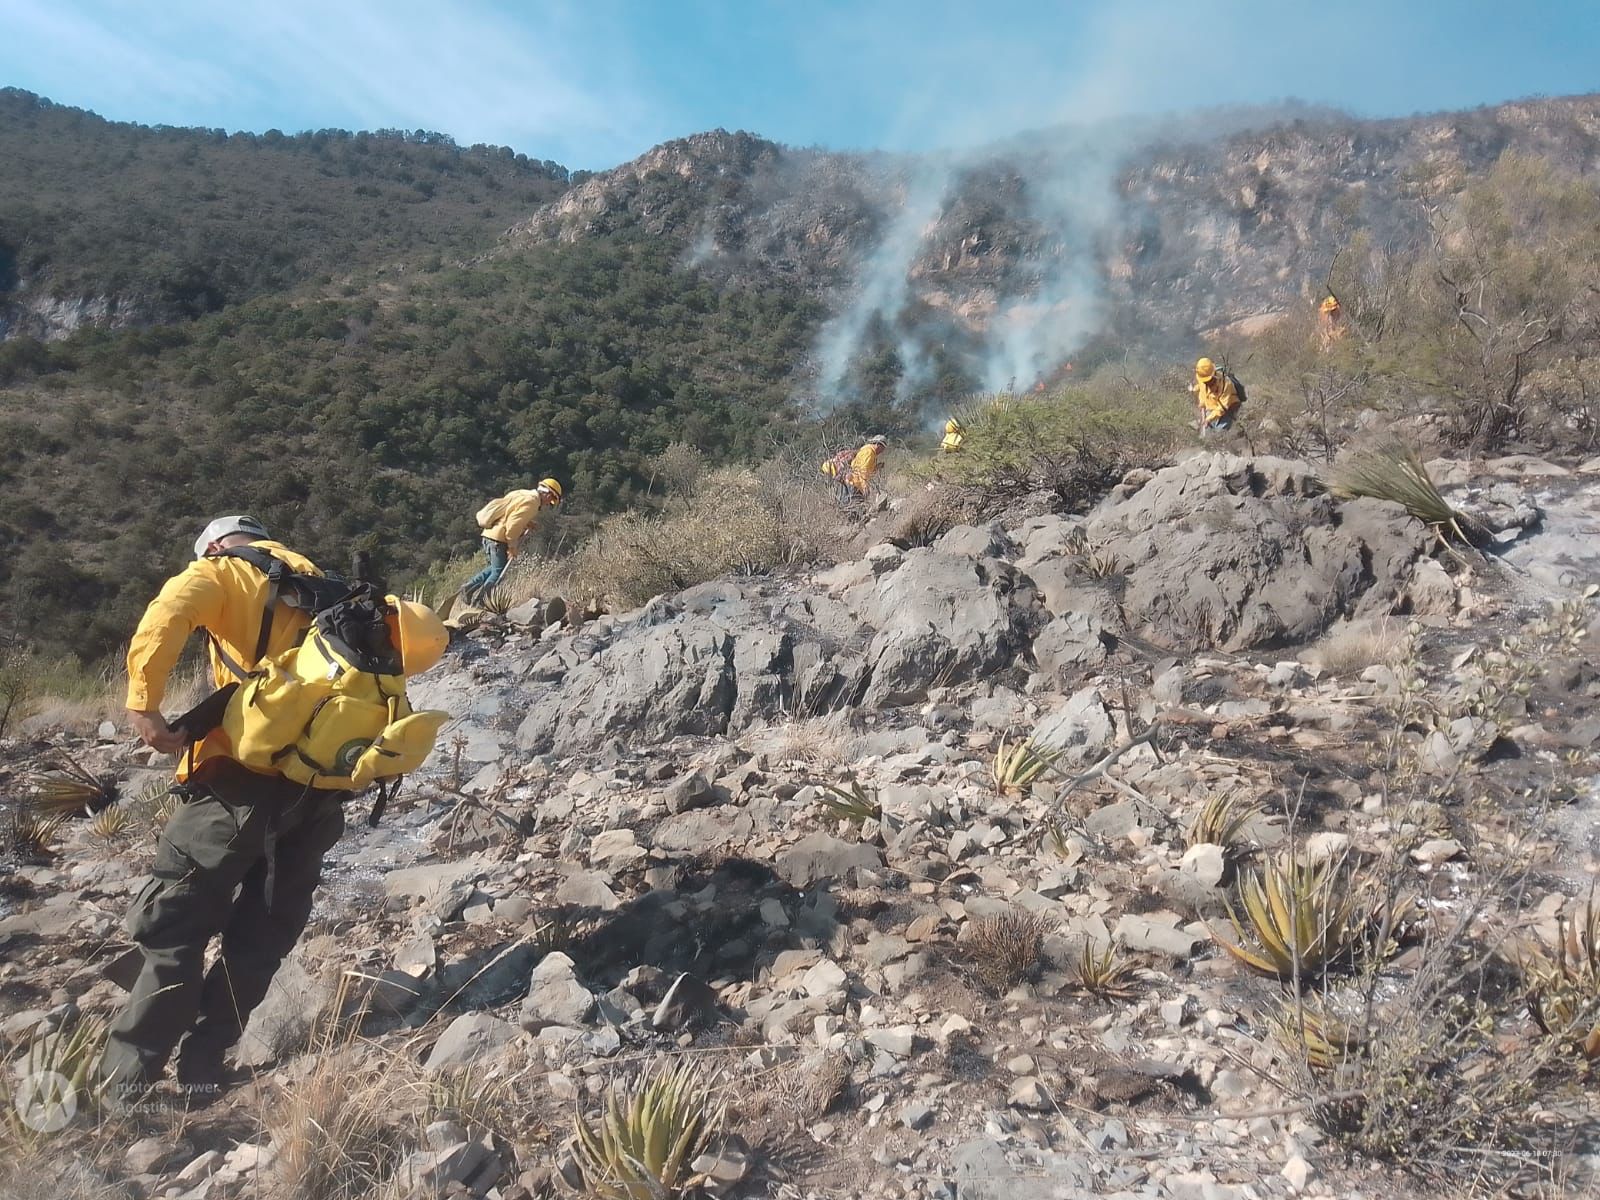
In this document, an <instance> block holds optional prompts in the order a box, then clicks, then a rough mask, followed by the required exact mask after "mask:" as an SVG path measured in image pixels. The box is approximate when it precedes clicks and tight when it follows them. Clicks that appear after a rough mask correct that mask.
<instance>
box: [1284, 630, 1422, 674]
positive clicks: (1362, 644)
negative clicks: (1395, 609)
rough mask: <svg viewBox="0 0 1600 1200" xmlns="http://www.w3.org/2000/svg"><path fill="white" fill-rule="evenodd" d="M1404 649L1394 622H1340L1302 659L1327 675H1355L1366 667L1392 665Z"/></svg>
mask: <svg viewBox="0 0 1600 1200" xmlns="http://www.w3.org/2000/svg"><path fill="white" fill-rule="evenodd" d="M1405 650H1406V637H1405V633H1404V630H1403V629H1402V628H1401V627H1400V625H1399V623H1398V622H1394V621H1387V620H1377V621H1368V620H1354V621H1341V622H1340V623H1339V624H1337V625H1335V626H1333V627H1332V628H1331V629H1329V630H1328V632H1327V633H1326V634H1324V635H1323V637H1322V640H1321V641H1319V642H1317V643H1316V644H1315V645H1314V646H1312V647H1311V649H1310V650H1309V651H1308V652H1307V654H1306V658H1307V659H1308V660H1309V661H1310V662H1311V663H1312V665H1313V666H1317V667H1320V668H1322V670H1323V671H1325V672H1327V673H1328V674H1330V675H1341V676H1342V675H1358V674H1360V673H1361V672H1362V671H1365V670H1366V669H1367V668H1368V667H1376V666H1392V665H1394V664H1395V663H1396V662H1398V661H1399V660H1400V658H1401V657H1402V656H1403V655H1404V654H1405Z"/></svg>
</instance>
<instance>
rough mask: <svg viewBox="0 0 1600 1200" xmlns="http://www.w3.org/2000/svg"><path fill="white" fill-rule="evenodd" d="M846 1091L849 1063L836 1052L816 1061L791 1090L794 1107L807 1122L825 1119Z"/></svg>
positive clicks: (847, 1087) (848, 1085)
mask: <svg viewBox="0 0 1600 1200" xmlns="http://www.w3.org/2000/svg"><path fill="white" fill-rule="evenodd" d="M849 1087H850V1060H849V1059H848V1058H847V1057H845V1055H844V1054H842V1053H840V1052H839V1051H837V1050H833V1051H829V1052H828V1053H826V1054H824V1055H822V1056H821V1058H819V1059H818V1060H817V1063H816V1066H815V1068H814V1069H812V1070H810V1071H807V1072H805V1075H804V1078H803V1079H802V1080H801V1082H800V1086H799V1087H798V1088H796V1090H795V1097H794V1106H795V1108H796V1109H797V1110H798V1111H799V1113H800V1114H801V1115H802V1116H803V1117H805V1118H806V1119H808V1120H816V1119H817V1118H819V1117H821V1116H823V1115H825V1114H826V1113H827V1112H828V1111H829V1110H830V1109H832V1108H833V1106H834V1105H835V1104H837V1103H839V1101H840V1100H841V1099H842V1098H843V1097H844V1094H845V1092H846V1091H847V1090H848V1089H849Z"/></svg>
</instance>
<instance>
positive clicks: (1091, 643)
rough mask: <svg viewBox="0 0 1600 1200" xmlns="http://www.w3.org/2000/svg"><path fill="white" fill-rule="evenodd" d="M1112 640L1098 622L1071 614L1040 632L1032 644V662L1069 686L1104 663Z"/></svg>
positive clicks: (1087, 617) (1058, 618)
mask: <svg viewBox="0 0 1600 1200" xmlns="http://www.w3.org/2000/svg"><path fill="white" fill-rule="evenodd" d="M1112 640H1113V639H1112V638H1111V636H1110V635H1109V634H1108V633H1107V632H1106V628H1105V626H1104V625H1102V624H1101V623H1100V621H1099V620H1098V619H1097V618H1095V617H1093V616H1091V615H1090V614H1088V613H1082V612H1068V613H1065V614H1063V615H1062V616H1059V617H1056V618H1055V619H1054V620H1052V621H1051V622H1050V623H1049V624H1048V625H1046V626H1045V627H1044V628H1043V629H1041V630H1040V631H1039V636H1038V637H1036V638H1035V639H1034V641H1033V659H1034V662H1036V663H1038V665H1039V670H1041V671H1042V672H1044V673H1045V674H1046V675H1048V676H1050V677H1051V678H1052V679H1054V680H1055V681H1056V682H1058V683H1067V682H1070V681H1071V680H1074V679H1078V678H1080V677H1082V676H1083V675H1085V674H1087V673H1088V672H1089V671H1092V670H1094V669H1095V668H1096V667H1098V666H1099V665H1100V664H1101V663H1103V662H1105V660H1106V657H1107V655H1108V654H1109V653H1110V651H1109V649H1108V646H1109V645H1110V644H1111V643H1112Z"/></svg>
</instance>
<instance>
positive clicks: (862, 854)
mask: <svg viewBox="0 0 1600 1200" xmlns="http://www.w3.org/2000/svg"><path fill="white" fill-rule="evenodd" d="M777 866H778V874H779V875H781V876H782V877H783V878H784V879H785V880H787V881H788V882H789V883H790V884H792V885H793V886H795V887H797V888H805V887H810V886H811V885H812V884H813V883H816V882H817V881H818V880H820V879H837V880H840V881H841V882H853V879H854V873H855V872H856V871H858V870H881V869H882V867H883V854H882V853H881V852H880V851H879V850H878V848H877V847H876V846H869V845H866V844H865V843H864V842H846V841H841V840H840V839H838V838H836V837H830V836H829V835H828V834H826V833H813V834H811V835H809V836H808V837H804V838H801V839H800V841H798V842H796V843H795V844H794V845H793V846H791V847H789V849H787V850H785V851H784V852H783V853H782V854H780V855H778V861H777Z"/></svg>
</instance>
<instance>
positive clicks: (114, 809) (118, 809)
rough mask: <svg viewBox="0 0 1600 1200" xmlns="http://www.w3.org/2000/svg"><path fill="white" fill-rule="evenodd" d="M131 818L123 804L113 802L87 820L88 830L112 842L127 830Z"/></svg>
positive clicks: (131, 820)
mask: <svg viewBox="0 0 1600 1200" xmlns="http://www.w3.org/2000/svg"><path fill="white" fill-rule="evenodd" d="M132 823H133V818H132V817H131V816H129V815H128V807H127V805H125V804H113V805H112V806H111V807H110V808H102V809H101V810H100V811H99V812H97V813H95V815H94V817H93V819H91V820H90V822H89V832H90V833H92V834H94V836H95V837H97V838H99V839H100V840H101V841H104V842H114V841H116V840H117V839H118V838H119V837H121V836H122V835H123V834H124V833H126V832H127V831H128V826H129V825H131V824H132Z"/></svg>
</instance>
